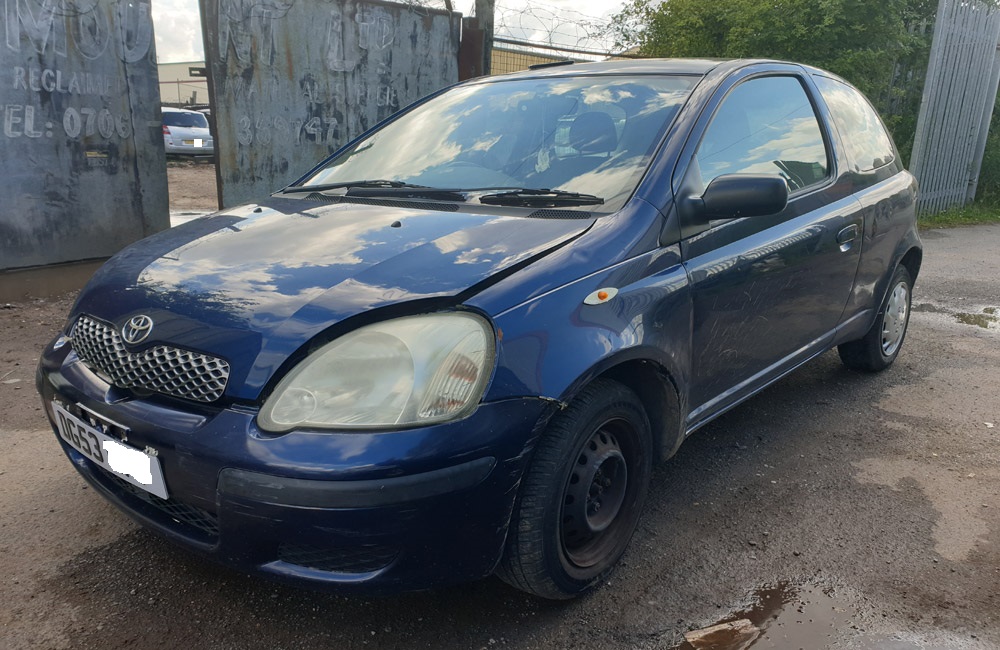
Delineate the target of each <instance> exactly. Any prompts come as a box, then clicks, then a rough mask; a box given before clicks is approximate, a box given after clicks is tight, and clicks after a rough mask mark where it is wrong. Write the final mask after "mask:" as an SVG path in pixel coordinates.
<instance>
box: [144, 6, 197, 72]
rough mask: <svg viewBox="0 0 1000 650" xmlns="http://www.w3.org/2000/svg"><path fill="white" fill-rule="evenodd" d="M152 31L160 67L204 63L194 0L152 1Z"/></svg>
mask: <svg viewBox="0 0 1000 650" xmlns="http://www.w3.org/2000/svg"><path fill="white" fill-rule="evenodd" d="M153 30H154V31H155V33H156V59H157V61H159V62H160V63H178V62H181V61H202V60H204V58H205V54H204V46H203V44H202V39H201V16H200V14H199V13H198V0H156V1H155V2H154V3H153Z"/></svg>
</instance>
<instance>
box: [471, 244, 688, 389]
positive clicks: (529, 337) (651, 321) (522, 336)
mask: <svg viewBox="0 0 1000 650" xmlns="http://www.w3.org/2000/svg"><path fill="white" fill-rule="evenodd" d="M601 289H616V290H617V295H614V297H612V298H610V299H609V300H607V301H606V302H603V303H601V304H597V305H587V304H585V303H584V300H585V299H586V298H587V296H589V295H591V294H593V293H594V292H597V291H598V290H601ZM495 322H496V325H497V328H498V329H499V331H500V344H499V346H498V355H497V371H496V375H495V376H494V379H493V382H492V384H491V386H490V388H489V390H488V392H487V396H486V398H487V400H490V401H491V400H498V399H507V398H509V397H513V396H518V397H524V396H539V397H546V398H550V399H558V400H560V401H563V402H568V401H570V400H572V399H573V397H574V396H575V395H576V393H577V392H579V391H580V389H582V388H583V387H584V386H586V385H587V384H588V383H590V381H592V380H593V379H594V378H595V377H597V376H600V375H602V374H604V373H606V372H607V371H609V370H610V369H612V368H614V367H616V366H619V365H621V364H623V363H627V362H631V361H640V360H644V361H650V362H652V363H654V364H656V366H657V367H659V368H662V369H663V372H665V373H666V374H667V375H669V377H670V379H671V381H672V382H673V383H674V384H675V385H676V386H677V387H678V388H679V393H680V398H681V401H682V403H686V386H687V383H688V380H689V378H690V375H691V371H690V365H691V361H690V360H691V295H690V289H689V283H688V278H687V273H686V271H685V270H684V267H683V266H682V265H681V264H680V251H679V249H678V248H677V247H669V248H665V249H660V250H658V251H653V252H650V253H647V254H645V255H641V256H638V257H636V258H633V259H630V260H627V261H625V262H622V263H620V264H617V265H615V266H612V267H609V268H607V269H603V270H601V271H599V272H596V273H594V274H592V275H589V276H587V277H584V278H581V279H579V280H576V281H574V282H571V283H569V284H566V285H564V286H562V287H560V288H558V289H556V290H553V291H550V292H548V293H546V294H544V295H541V296H538V297H535V298H533V299H531V300H529V301H527V302H525V303H523V304H520V305H518V306H516V307H513V308H511V309H509V310H507V311H505V312H503V313H501V314H499V315H497V316H496V317H495Z"/></svg>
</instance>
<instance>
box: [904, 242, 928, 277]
mask: <svg viewBox="0 0 1000 650" xmlns="http://www.w3.org/2000/svg"><path fill="white" fill-rule="evenodd" d="M923 260H924V252H923V250H921V248H920V247H919V246H912V247H910V250H908V251H906V253H905V254H904V255H903V258H902V259H901V260H899V263H900V264H902V265H903V266H905V267H906V270H907V271H909V273H910V281H911V282H916V281H917V274H918V273H920V264H921V263H922V262H923Z"/></svg>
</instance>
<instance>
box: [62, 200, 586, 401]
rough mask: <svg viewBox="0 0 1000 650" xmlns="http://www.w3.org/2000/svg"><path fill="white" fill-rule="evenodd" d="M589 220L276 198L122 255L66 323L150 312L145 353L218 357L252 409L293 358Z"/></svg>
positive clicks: (566, 236) (457, 289) (497, 272)
mask: <svg viewBox="0 0 1000 650" xmlns="http://www.w3.org/2000/svg"><path fill="white" fill-rule="evenodd" d="M382 203H386V202H382ZM390 203H391V202H390ZM593 223H594V219H593V218H590V217H588V216H587V214H586V213H581V218H580V219H537V218H530V217H517V216H497V215H487V214H471V213H468V212H463V211H454V212H451V211H446V210H443V209H442V210H433V209H431V210H429V209H418V208H414V207H405V204H400V206H398V207H394V206H391V205H365V204H348V203H340V204H327V203H322V202H315V201H304V200H296V199H282V198H272V199H269V200H268V201H266V202H265V203H262V204H260V205H250V206H243V207H240V208H236V209H232V210H228V211H225V212H222V213H219V214H217V215H213V216H210V217H206V218H204V219H199V220H195V221H192V222H189V223H188V224H185V225H184V226H180V227H178V228H174V229H172V230H168V231H165V232H162V233H160V234H158V235H155V236H153V237H150V238H147V239H145V240H143V241H141V242H139V243H137V244H134V245H133V246H131V247H129V248H127V249H125V250H124V251H122V252H120V253H119V254H118V255H116V256H115V257H114V258H112V259H111V260H110V261H109V262H108V263H107V264H105V265H104V267H102V268H101V269H100V270H99V271H98V273H97V274H96V275H95V276H94V278H93V279H92V280H91V282H90V283H89V284H88V285H87V287H86V288H85V289H84V290H83V292H81V294H80V298H79V299H78V301H77V304H76V306H75V307H74V310H73V314H72V316H71V318H73V319H75V318H76V316H78V315H79V314H81V313H86V314H88V315H90V316H92V317H95V318H98V319H101V320H103V321H105V322H106V323H108V324H109V325H111V326H113V327H114V328H116V329H121V328H122V327H123V326H124V325H125V323H126V322H127V321H128V320H129V319H130V318H132V317H133V316H136V315H140V314H143V315H147V316H149V317H150V318H152V320H153V322H154V327H153V330H152V331H151V334H150V336H149V338H148V339H147V340H145V341H143V342H142V345H141V346H139V347H141V348H145V347H149V346H155V345H162V344H169V345H172V346H176V347H179V348H183V349H187V350H192V351H196V352H201V353H206V354H211V355H213V356H218V357H221V358H223V359H225V360H226V361H227V362H228V363H229V364H230V366H231V374H230V380H229V384H228V388H227V391H226V395H227V396H228V397H230V398H233V399H243V400H253V399H256V398H257V397H258V395H259V393H260V391H261V389H262V388H263V387H264V386H265V385H266V384H267V382H268V381H269V380H270V379H271V378H272V376H273V375H274V373H275V371H276V370H277V369H278V368H279V367H280V366H281V365H282V364H283V363H285V362H286V361H287V360H288V359H289V357H290V356H291V355H293V354H295V353H296V351H298V350H300V349H301V348H303V346H305V345H306V344H307V343H309V342H310V341H311V340H312V339H313V338H314V337H316V336H318V335H320V334H323V333H324V332H325V331H326V330H328V329H329V328H331V327H333V326H335V325H336V324H338V323H340V322H342V321H344V320H345V319H348V318H350V317H352V316H357V315H359V314H362V313H364V312H368V311H370V310H373V309H377V308H380V307H386V306H390V305H397V304H400V303H406V302H410V301H417V300H420V299H435V298H437V299H442V298H444V299H447V298H448V297H453V296H456V295H458V294H460V293H462V292H466V291H467V290H469V289H470V288H473V287H476V285H480V284H483V283H485V282H486V281H488V280H489V279H491V278H496V277H499V276H503V275H505V274H507V273H510V272H511V271H512V270H513V269H516V268H518V267H519V266H520V265H522V264H524V263H525V262H527V261H530V260H531V259H532V258H535V257H537V256H539V255H543V254H545V253H546V252H547V251H550V250H552V249H553V248H555V247H558V246H559V245H560V244H563V243H566V242H568V241H569V240H571V239H573V238H575V237H577V236H579V235H580V234H582V233H583V232H585V231H586V230H587V229H588V228H589V227H590V226H591V225H592V224H593ZM437 304H440V303H437Z"/></svg>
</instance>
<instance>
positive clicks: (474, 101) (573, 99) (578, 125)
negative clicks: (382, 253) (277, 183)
mask: <svg viewBox="0 0 1000 650" xmlns="http://www.w3.org/2000/svg"><path fill="white" fill-rule="evenodd" d="M696 81H697V78H696V77H688V76H653V75H650V76H628V77H626V76H603V77H594V76H589V77H584V76H581V77H551V78H535V79H521V80H516V81H492V82H485V83H478V84H473V85H466V86H460V87H457V88H454V89H452V90H449V91H447V92H446V93H444V94H442V95H441V96H439V97H436V98H434V99H432V100H430V101H428V102H426V103H424V104H422V105H420V106H418V107H416V108H414V109H413V110H411V111H409V112H407V113H405V114H403V115H401V116H400V117H399V118H398V119H396V120H394V121H393V122H391V123H390V124H388V125H386V126H385V127H384V128H382V129H380V130H379V131H377V132H375V133H373V134H371V135H370V136H368V137H367V138H364V139H362V140H360V141H358V142H356V143H354V144H353V145H351V146H350V147H348V148H347V149H345V150H344V151H342V152H341V153H340V154H339V155H337V156H336V157H335V158H332V159H331V160H330V161H329V162H328V163H327V164H326V165H324V166H323V167H322V168H321V169H320V170H319V171H317V172H316V173H315V174H313V175H312V176H311V177H310V178H308V179H307V180H306V181H305V182H304V185H306V186H320V185H324V186H328V185H349V184H351V183H354V182H358V183H363V182H364V181H366V180H370V179H380V182H383V183H385V182H389V181H391V182H403V183H409V184H415V185H423V186H428V187H434V188H443V189H450V190H460V191H472V192H475V191H480V192H484V193H485V192H487V191H489V190H508V191H509V190H515V189H534V190H537V189H558V190H563V191H565V192H578V193H586V194H587V195H589V196H593V197H600V198H601V199H602V200H603V203H601V204H599V205H594V203H595V202H594V201H590V202H589V204H588V205H587V206H585V207H583V209H588V210H594V209H596V210H600V211H609V210H616V209H618V208H620V207H621V206H622V205H623V204H624V203H625V201H626V200H628V198H629V196H631V194H632V192H633V191H634V190H635V186H636V185H637V184H638V182H639V180H640V178H641V176H642V174H643V172H644V171H645V169H646V166H647V164H648V163H649V159H650V157H651V156H652V154H653V152H654V150H655V148H656V145H657V143H658V142H659V140H660V138H661V136H662V134H663V132H664V130H665V129H666V128H667V126H668V125H669V124H670V122H671V121H672V120H673V117H674V115H676V113H677V110H678V109H679V108H680V106H681V105H682V104H683V102H684V100H685V99H686V98H687V96H688V94H689V92H690V90H691V88H692V87H693V86H694V84H695V83H696ZM382 179H384V180H382ZM483 196H486V194H483ZM549 200H552V201H555V202H558V200H559V198H558V197H556V198H550V199H549ZM566 200H567V202H568V204H569V205H568V207H572V202H571V201H572V199H569V198H568V197H567V199H566ZM484 202H486V201H484Z"/></svg>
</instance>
